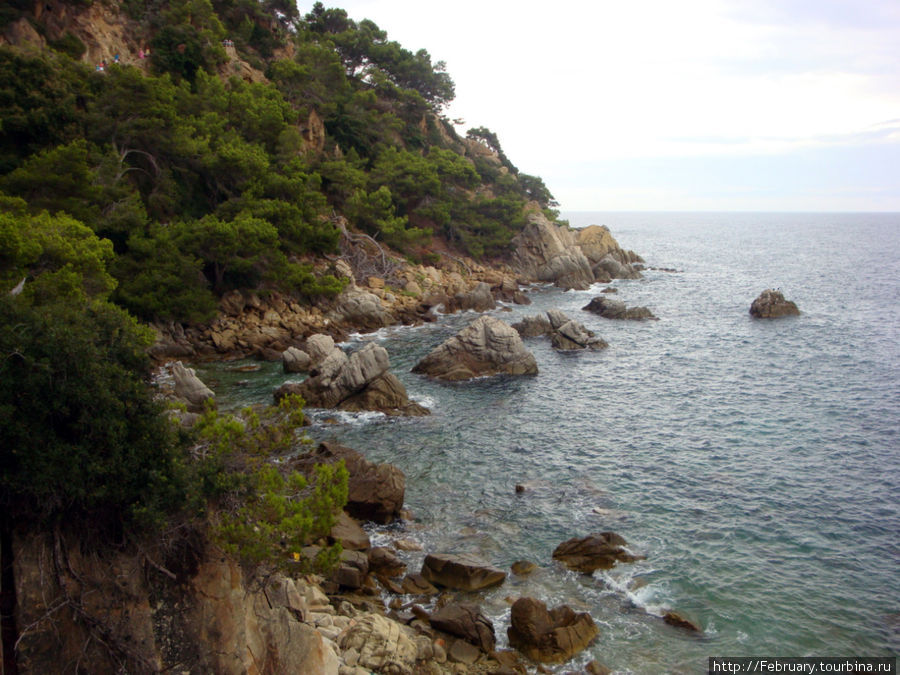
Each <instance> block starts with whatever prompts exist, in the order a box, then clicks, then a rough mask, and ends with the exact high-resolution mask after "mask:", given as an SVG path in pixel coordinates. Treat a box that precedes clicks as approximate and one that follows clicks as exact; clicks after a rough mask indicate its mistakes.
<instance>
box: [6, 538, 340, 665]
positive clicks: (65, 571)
mask: <svg viewBox="0 0 900 675" xmlns="http://www.w3.org/2000/svg"><path fill="white" fill-rule="evenodd" d="M13 549H14V555H15V560H14V569H15V587H16V594H17V600H18V602H17V605H16V622H17V625H18V627H19V632H20V636H19V641H18V648H17V652H16V655H17V661H18V669H19V672H20V673H54V672H81V671H80V670H79V669H83V672H91V673H97V674H100V675H102V674H104V673H110V674H112V673H119V672H129V673H145V672H147V673H149V672H162V671H169V670H173V669H174V670H177V671H178V672H215V673H235V674H237V673H277V672H304V673H323V674H325V673H327V674H335V675H336V674H337V672H338V669H339V661H338V657H337V655H336V653H335V650H334V649H333V648H332V647H331V646H330V645H329V644H328V643H327V642H326V641H325V640H323V638H322V636H321V635H320V634H319V633H318V632H317V631H316V630H315V628H314V627H313V626H311V625H309V624H307V623H305V620H306V619H307V618H308V615H309V613H310V612H311V611H312V610H313V609H315V608H316V606H317V605H316V603H319V604H321V603H325V604H327V599H325V598H324V596H322V595H321V593H320V592H319V591H318V589H317V588H315V587H314V586H313V585H311V584H307V583H306V582H304V581H303V580H295V579H291V578H289V577H286V576H284V575H281V574H275V575H272V576H269V577H266V578H262V577H258V576H248V575H247V574H246V573H245V571H244V570H243V569H241V567H240V566H239V565H238V564H237V563H235V562H234V561H232V560H230V559H228V558H227V557H225V556H223V555H222V554H221V553H219V552H218V551H217V550H216V549H214V548H212V547H208V546H203V547H200V548H198V549H197V550H194V551H186V550H184V547H182V555H181V556H176V558H179V559H174V558H171V555H170V559H168V560H166V559H163V560H154V559H153V556H152V554H149V553H147V552H145V551H143V550H135V551H129V552H127V553H115V552H109V551H107V552H105V553H104V554H103V555H99V554H96V553H86V552H84V550H82V547H81V546H80V542H79V541H77V540H75V539H74V538H73V537H67V536H64V535H61V534H59V533H58V532H57V533H56V534H55V535H54V534H47V535H40V536H35V535H30V536H20V537H15V538H14V542H13Z"/></svg>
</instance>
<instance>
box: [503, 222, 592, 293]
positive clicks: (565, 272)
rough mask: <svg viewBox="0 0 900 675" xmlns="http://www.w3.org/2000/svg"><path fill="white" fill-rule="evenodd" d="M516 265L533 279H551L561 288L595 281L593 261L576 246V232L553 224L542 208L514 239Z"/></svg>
mask: <svg viewBox="0 0 900 675" xmlns="http://www.w3.org/2000/svg"><path fill="white" fill-rule="evenodd" d="M512 246H513V254H512V264H513V267H514V268H515V269H516V270H517V271H518V272H519V273H520V274H521V275H523V276H524V277H526V278H528V279H530V280H534V281H549V282H553V283H555V284H556V285H557V286H560V287H561V288H566V289H569V288H572V289H578V290H586V289H587V288H588V287H589V286H590V285H591V284H592V283H593V282H594V273H593V271H592V270H591V265H590V262H589V261H588V259H587V258H586V257H585V255H584V253H583V252H582V250H581V249H580V248H579V247H578V246H577V243H576V239H575V233H574V232H572V231H571V230H569V229H567V228H564V227H561V226H558V225H554V224H553V223H551V222H550V221H549V220H547V218H546V216H544V214H543V213H541V212H540V211H532V212H531V213H529V214H528V222H527V223H526V225H525V227H524V228H523V229H522V231H521V232H519V234H517V235H516V236H515V237H513V239H512Z"/></svg>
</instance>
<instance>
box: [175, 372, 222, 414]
mask: <svg viewBox="0 0 900 675" xmlns="http://www.w3.org/2000/svg"><path fill="white" fill-rule="evenodd" d="M172 376H173V377H174V378H175V396H176V397H177V398H178V399H179V400H181V401H183V402H184V403H186V404H187V407H188V410H189V411H191V412H203V411H204V410H205V409H206V406H207V401H215V396H216V395H215V394H214V393H213V390H212V389H210V388H209V387H207V386H206V385H205V384H203V382H202V381H201V380H200V378H199V377H197V374H196V373H195V372H194V369H193V368H185V367H184V365H183V364H182V363H181V361H176V362H175V363H174V364H172Z"/></svg>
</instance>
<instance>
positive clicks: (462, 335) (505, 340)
mask: <svg viewBox="0 0 900 675" xmlns="http://www.w3.org/2000/svg"><path fill="white" fill-rule="evenodd" d="M413 372H414V373H421V374H423V375H429V376H431V377H435V378H438V379H441V380H447V381H451V382H453V381H460V380H471V379H473V378H476V377H484V376H488V375H501V374H507V375H534V374H537V372H538V368H537V362H536V361H535V359H534V355H533V354H532V353H531V352H529V351H528V350H527V349H525V345H524V344H523V343H522V339H521V338H520V337H519V334H518V333H517V332H516V331H515V329H514V328H512V327H511V326H510V325H509V324H506V323H504V322H503V321H501V320H500V319H497V318H494V317H491V316H481V317H479V318H477V319H476V320H475V321H473V322H472V323H470V324H469V325H468V326H466V327H465V328H463V329H462V330H461V331H460V332H459V333H457V334H456V335H455V336H453V337H451V338H450V339H449V340H447V341H446V342H444V343H443V344H441V345H439V346H438V347H436V348H435V349H433V350H432V351H431V352H430V353H429V354H427V355H426V356H425V358H423V359H422V360H421V361H419V363H417V364H416V365H415V366H414V367H413Z"/></svg>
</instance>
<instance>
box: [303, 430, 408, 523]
mask: <svg viewBox="0 0 900 675" xmlns="http://www.w3.org/2000/svg"><path fill="white" fill-rule="evenodd" d="M340 460H344V465H345V466H346V467H347V472H348V473H349V474H350V478H349V480H348V483H347V491H348V496H347V505H346V506H345V507H344V508H345V509H346V511H347V513H349V514H350V515H351V516H353V517H354V518H357V519H359V520H363V521H365V520H372V521H375V522H376V523H390V522H393V521H394V520H395V519H396V518H397V517H398V516H399V515H400V509H401V508H402V507H403V497H404V494H405V491H406V477H405V476H404V475H403V472H402V471H401V470H400V469H398V468H397V467H396V466H394V465H393V464H374V463H372V462H370V461H368V460H367V459H366V458H365V457H363V456H362V455H361V454H360V453H358V452H357V451H356V450H353V449H352V448H348V447H346V446H343V445H338V444H337V443H331V442H327V441H326V442H323V443H321V444H319V446H318V447H317V448H316V449H315V450H314V451H313V452H310V453H308V454H306V455H303V456H301V457H299V458H297V459H296V460H295V461H294V466H296V467H297V468H299V469H300V470H301V471H304V472H305V473H311V472H312V471H313V467H314V466H315V465H316V464H323V463H328V464H333V463H335V462H338V461H340Z"/></svg>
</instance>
